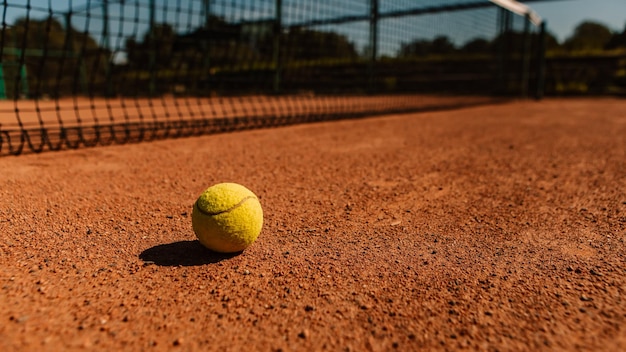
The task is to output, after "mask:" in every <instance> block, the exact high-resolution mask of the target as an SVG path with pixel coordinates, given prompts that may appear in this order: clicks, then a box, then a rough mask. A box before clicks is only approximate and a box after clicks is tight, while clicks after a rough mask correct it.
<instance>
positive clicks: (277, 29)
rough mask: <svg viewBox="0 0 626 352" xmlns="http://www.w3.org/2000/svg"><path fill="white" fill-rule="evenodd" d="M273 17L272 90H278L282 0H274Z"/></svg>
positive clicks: (277, 91) (276, 91) (279, 81)
mask: <svg viewBox="0 0 626 352" xmlns="http://www.w3.org/2000/svg"><path fill="white" fill-rule="evenodd" d="M275 7H276V8H275V10H276V13H275V18H274V43H273V55H272V61H273V63H274V92H275V93H279V92H280V85H281V70H282V68H281V60H280V44H281V43H280V36H281V34H282V32H283V23H282V22H283V21H282V18H283V1H282V0H276V3H275Z"/></svg>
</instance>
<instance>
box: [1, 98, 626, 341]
mask: <svg viewBox="0 0 626 352" xmlns="http://www.w3.org/2000/svg"><path fill="white" fill-rule="evenodd" d="M625 136H626V101H625V100H617V99H603V100H548V101H544V102H541V103H536V102H517V103H510V104H506V105H496V106H485V107H474V108H467V109H461V110H455V111H446V112H434V113H421V114H407V115H394V116H386V117H378V118H372V119H363V120H352V121H340V122H329V123H318V124H311V125H300V126H291V127H285V128H277V129H269V130H256V131H246V132H238V133H232V134H223V135H211V136H205V137H199V138H189V139H177V140H165V141H158V142H153V143H143V144H134V145H124V146H112V147H101V148H93V149H81V150H76V151H64V152H58V153H51V152H50V153H44V154H40V155H35V154H31V155H24V156H21V157H4V158H0V170H1V171H0V185H1V188H0V236H2V237H1V241H0V269H1V277H0V350H2V351H12V350H50V351H58V350H81V349H94V350H145V351H152V350H155V351H158V350H174V349H178V350H181V351H182V350H232V351H237V350H244V349H245V350H250V351H252V350H261V351H271V350H283V351H291V350H302V351H304V350H333V351H336V350H350V351H366V350H374V351H380V350H393V349H398V350H403V351H406V350H417V349H429V350H454V349H460V348H467V349H480V350H500V351H506V350H548V349H557V350H619V349H622V350H624V349H625V348H626V333H625V330H624V322H625V320H626V280H625V279H624V274H625V273H626V257H625V255H626V245H625V244H624V238H625V237H626V155H625V154H626V137H625ZM223 181H233V182H238V183H241V184H244V185H246V186H247V187H249V188H250V189H252V190H254V191H255V192H256V193H257V195H258V196H259V197H260V199H261V203H262V204H263V206H264V210H265V220H266V223H265V226H264V229H263V232H262V233H261V236H260V238H259V240H258V241H257V242H256V243H255V244H254V245H253V246H252V247H250V248H249V249H248V250H246V251H245V252H243V253H242V254H240V255H238V256H230V257H229V256H220V255H217V254H214V253H211V252H209V251H208V250H205V249H203V248H202V247H200V245H199V244H198V242H197V241H195V237H194V234H193V231H192V229H191V219H190V213H191V208H192V204H193V202H194V201H195V199H196V197H197V196H198V195H199V194H200V193H201V192H202V190H203V189H204V188H206V187H208V186H209V185H212V184H214V183H218V182H223Z"/></svg>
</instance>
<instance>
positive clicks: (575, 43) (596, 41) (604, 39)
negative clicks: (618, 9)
mask: <svg viewBox="0 0 626 352" xmlns="http://www.w3.org/2000/svg"><path fill="white" fill-rule="evenodd" d="M611 36H612V33H611V30H610V29H608V28H607V27H606V26H605V25H603V24H600V23H596V22H591V21H585V22H583V23H581V24H579V25H578V26H577V27H576V29H575V30H574V33H573V34H572V36H571V37H569V38H568V39H567V40H565V43H563V47H564V48H565V49H566V50H568V51H592V50H602V49H604V48H605V47H606V45H607V44H608V43H609V41H610V40H611Z"/></svg>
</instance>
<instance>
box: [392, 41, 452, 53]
mask: <svg viewBox="0 0 626 352" xmlns="http://www.w3.org/2000/svg"><path fill="white" fill-rule="evenodd" d="M455 51H456V48H455V46H454V44H453V43H452V42H451V41H450V39H449V38H448V37H446V36H439V37H436V38H434V39H433V40H432V41H429V40H425V39H416V40H414V41H412V42H410V43H402V44H401V45H400V50H399V51H398V57H412V56H427V55H432V54H435V55H445V54H451V53H454V52H455Z"/></svg>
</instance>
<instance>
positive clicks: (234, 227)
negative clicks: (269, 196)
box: [191, 183, 263, 253]
mask: <svg viewBox="0 0 626 352" xmlns="http://www.w3.org/2000/svg"><path fill="white" fill-rule="evenodd" d="M191 223H192V226H193V231H194V232H195V233H196V236H197V237H198V240H200V243H202V244H203V245H204V246H205V247H207V248H208V249H210V250H213V251H216V252H222V253H234V252H241V251H243V250H244V249H246V248H247V247H248V246H250V245H251V244H252V243H253V242H254V241H256V239H257V238H258V237H259V233H261V228H262V227H263V209H261V203H259V199H258V198H257V196H256V195H255V194H254V193H252V191H250V190H249V189H247V188H246V187H244V186H242V185H239V184H236V183H219V184H216V185H214V186H211V187H209V188H207V189H206V190H205V191H204V192H203V193H202V194H201V195H200V197H198V200H197V201H196V203H195V204H194V205H193V212H192V213H191Z"/></svg>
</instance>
